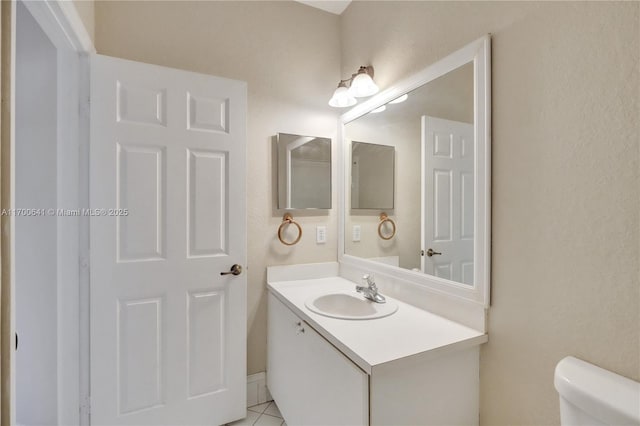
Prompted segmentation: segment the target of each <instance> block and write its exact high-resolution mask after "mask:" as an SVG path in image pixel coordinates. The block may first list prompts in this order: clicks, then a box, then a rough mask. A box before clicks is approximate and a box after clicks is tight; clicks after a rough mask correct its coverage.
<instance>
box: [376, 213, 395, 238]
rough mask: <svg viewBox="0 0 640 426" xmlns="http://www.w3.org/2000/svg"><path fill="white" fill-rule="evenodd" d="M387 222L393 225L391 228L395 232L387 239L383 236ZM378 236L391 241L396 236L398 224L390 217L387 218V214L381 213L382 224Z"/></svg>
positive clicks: (379, 226) (379, 225)
mask: <svg viewBox="0 0 640 426" xmlns="http://www.w3.org/2000/svg"><path fill="white" fill-rule="evenodd" d="M385 222H389V223H391V227H392V228H393V231H392V232H391V235H389V236H388V237H385V236H384V235H382V225H383V224H384V223H385ZM378 235H379V236H380V238H382V239H383V240H390V239H392V238H393V237H394V236H395V235H396V223H395V222H394V221H393V219H391V218H390V217H389V216H387V214H386V213H380V223H379V224H378Z"/></svg>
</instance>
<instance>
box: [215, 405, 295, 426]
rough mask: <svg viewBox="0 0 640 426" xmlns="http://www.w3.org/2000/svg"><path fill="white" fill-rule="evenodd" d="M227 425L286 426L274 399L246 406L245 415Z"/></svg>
mask: <svg viewBox="0 0 640 426" xmlns="http://www.w3.org/2000/svg"><path fill="white" fill-rule="evenodd" d="M227 426H287V424H286V423H285V422H284V419H283V418H282V414H280V410H278V406H277V405H276V403H275V402H274V401H271V402H265V403H264V404H258V405H254V406H253V407H249V408H247V417H245V418H244V419H242V420H238V421H236V422H233V423H229V424H228V425H227Z"/></svg>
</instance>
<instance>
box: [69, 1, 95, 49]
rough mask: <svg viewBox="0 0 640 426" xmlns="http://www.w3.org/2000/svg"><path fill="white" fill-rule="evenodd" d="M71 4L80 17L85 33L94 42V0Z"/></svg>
mask: <svg viewBox="0 0 640 426" xmlns="http://www.w3.org/2000/svg"><path fill="white" fill-rule="evenodd" d="M73 4H74V6H75V7H76V10H77V11H78V15H80V19H81V20H82V23H83V24H84V27H85V28H86V29H87V33H89V36H90V37H91V40H94V41H95V39H96V37H95V27H96V19H95V6H94V0H73Z"/></svg>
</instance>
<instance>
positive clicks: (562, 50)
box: [341, 2, 640, 425]
mask: <svg viewBox="0 0 640 426" xmlns="http://www.w3.org/2000/svg"><path fill="white" fill-rule="evenodd" d="M639 8H640V4H639V3H637V2H633V3H524V2H513V3H504V2H496V3H486V2H468V3H462V2H407V3H405V2H354V3H352V4H351V6H350V7H349V8H348V9H347V11H346V12H345V14H344V15H343V17H342V21H341V29H342V42H343V49H342V70H343V75H346V74H347V73H349V72H352V70H354V69H356V68H357V66H358V65H361V64H369V63H371V64H372V65H374V67H375V70H376V81H377V82H378V83H379V84H380V86H381V87H382V88H386V87H388V86H389V85H390V84H392V83H393V82H394V81H396V80H398V79H399V78H402V77H406V76H407V75H410V74H412V73H413V72H415V71H418V70H419V69H422V68H423V67H425V66H426V65H429V64H430V63H433V62H434V61H436V60H438V59H439V58H441V57H443V56H445V55H446V54H447V53H449V52H451V51H453V50H455V49H457V48H460V47H462V46H463V45H465V44H466V43H468V42H470V41H472V40H474V39H476V38H478V37H480V36H482V35H483V34H486V33H492V40H493V42H492V50H493V52H492V53H493V65H492V72H493V126H492V127H493V141H492V143H493V203H492V208H493V215H492V219H493V235H492V238H493V253H492V269H493V276H492V306H491V309H490V311H489V343H488V344H486V345H484V347H483V348H482V353H481V368H480V371H481V423H482V424H484V425H516V424H530V425H547V424H558V423H559V412H558V410H559V407H558V402H557V394H556V392H555V390H554V388H553V369H554V367H555V364H556V363H557V362H558V361H559V360H560V359H561V358H563V357H564V356H566V355H575V356H577V357H579V358H582V359H585V360H588V361H591V362H593V363H595V364H597V365H600V366H602V367H604V368H607V369H610V370H613V371H615V372H618V373H620V374H623V375H625V376H629V377H631V378H633V379H635V380H638V379H640V335H639V334H640V333H638V327H639V324H640V284H639V262H640V260H639V259H640V253H639V242H640V232H639V224H640V217H639V213H640V202H639V201H640V197H639V195H640V191H639V189H640V184H639V182H640V176H639V150H638V146H639V140H640V120H639V119H638V117H639V116H640V108H639V104H638V101H639V98H640V70H639V69H638V63H639V56H638V55H639V52H640V43H639V39H640V26H639V18H640V16H639ZM363 29H375V31H373V30H371V31H366V30H363Z"/></svg>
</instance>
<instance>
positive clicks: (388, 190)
mask: <svg viewBox="0 0 640 426" xmlns="http://www.w3.org/2000/svg"><path fill="white" fill-rule="evenodd" d="M394 176H395V149H394V147H392V146H386V145H377V144H373V143H364V142H355V141H354V142H352V143H351V208H352V209H376V210H391V209H393V200H394V185H395V179H394Z"/></svg>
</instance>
